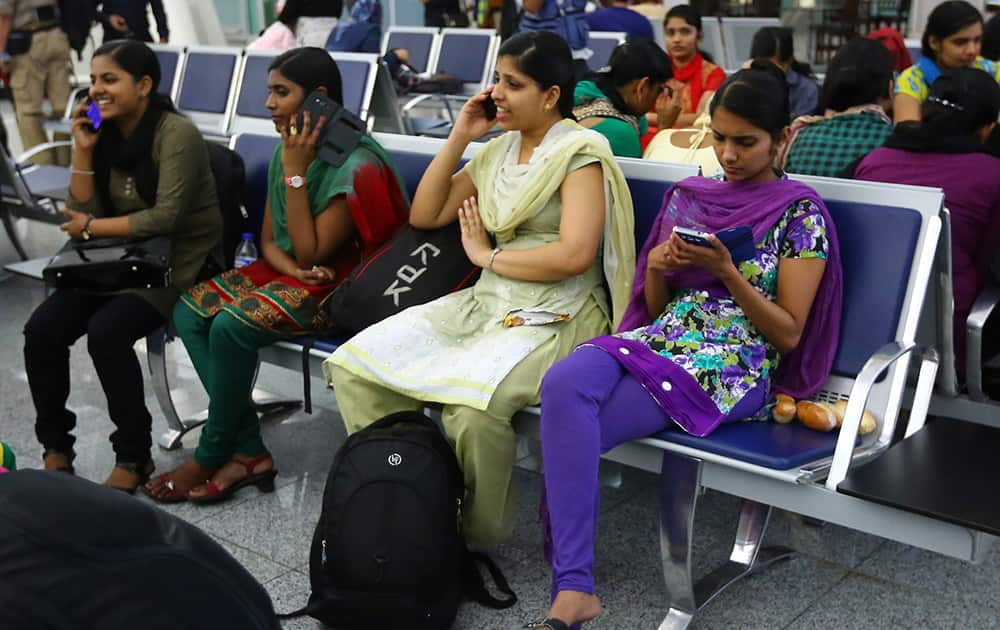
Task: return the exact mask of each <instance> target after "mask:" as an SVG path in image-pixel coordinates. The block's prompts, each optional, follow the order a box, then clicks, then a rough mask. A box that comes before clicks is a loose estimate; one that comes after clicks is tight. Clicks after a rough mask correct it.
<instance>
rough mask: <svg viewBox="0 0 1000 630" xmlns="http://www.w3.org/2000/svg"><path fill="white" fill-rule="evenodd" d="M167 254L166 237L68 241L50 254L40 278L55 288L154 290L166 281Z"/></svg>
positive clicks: (167, 237)
mask: <svg viewBox="0 0 1000 630" xmlns="http://www.w3.org/2000/svg"><path fill="white" fill-rule="evenodd" d="M170 253H171V244H170V237H169V236H153V237H150V238H144V239H135V238H101V239H93V240H90V241H84V242H80V241H70V242H68V243H66V245H65V246H64V247H63V248H62V249H61V250H59V253H57V254H56V255H55V256H53V257H52V260H50V261H49V264H48V265H47V266H46V267H45V269H44V270H43V271H42V278H43V279H44V280H45V284H47V285H48V286H50V287H55V288H57V289H83V290H86V291H118V290H121V289H155V288H159V287H165V286H168V285H169V284H170V273H171V267H170V263H171V257H170Z"/></svg>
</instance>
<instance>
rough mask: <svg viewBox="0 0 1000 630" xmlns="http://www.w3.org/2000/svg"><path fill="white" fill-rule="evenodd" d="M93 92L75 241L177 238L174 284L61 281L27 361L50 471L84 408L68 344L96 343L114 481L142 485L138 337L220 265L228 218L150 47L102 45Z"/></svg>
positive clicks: (72, 190) (85, 122) (36, 323)
mask: <svg viewBox="0 0 1000 630" xmlns="http://www.w3.org/2000/svg"><path fill="white" fill-rule="evenodd" d="M90 80H91V88H90V100H91V101H92V103H93V104H96V107H97V115H94V114H93V113H92V117H93V119H98V117H99V119H101V121H102V122H101V124H100V129H99V130H98V131H96V132H95V131H94V129H93V126H94V121H93V120H92V118H91V117H88V116H87V110H88V109H89V108H90V107H91V105H90V104H84V105H81V106H80V107H78V108H77V109H76V111H75V112H74V118H73V139H74V149H73V162H72V168H71V177H70V185H69V199H68V200H67V202H66V208H67V209H66V210H64V213H65V214H66V217H67V221H66V223H64V224H63V225H62V230H63V231H64V232H66V233H67V234H68V235H69V236H70V238H72V239H74V240H84V241H85V240H89V239H91V238H103V237H136V238H143V237H151V236H159V235H169V236H170V237H171V247H172V253H171V263H170V264H171V269H172V272H171V277H170V280H171V283H170V285H169V286H167V287H163V288H157V289H137V290H128V291H121V292H115V293H110V294H96V293H90V292H85V291H77V290H72V289H58V290H56V291H55V292H54V293H53V294H52V295H50V296H49V297H48V298H47V299H46V300H45V301H44V302H43V303H42V304H41V305H40V306H39V307H38V308H37V309H35V312H34V313H33V314H32V315H31V318H30V319H29V320H28V323H27V324H26V325H25V327H24V336H25V343H24V363H25V370H26V372H27V375H28V385H29V386H30V388H31V396H32V399H33V400H34V403H35V410H36V412H37V414H38V416H37V420H36V423H35V433H36V435H37V436H38V440H39V441H40V442H41V443H42V446H43V448H44V449H45V451H44V455H43V461H44V465H45V468H46V469H47V470H61V471H65V472H70V473H72V472H73V458H74V457H75V452H74V450H73V444H74V437H73V435H72V434H71V431H72V430H73V427H74V425H75V423H76V416H75V414H74V413H73V412H72V411H70V410H69V409H67V408H66V401H67V398H68V396H69V389H70V371H69V347H70V346H71V345H73V343H74V342H75V341H76V340H77V339H79V338H80V337H82V336H84V335H86V336H87V349H88V351H89V352H90V356H91V358H92V359H93V361H94V367H95V369H96V371H97V376H98V378H99V379H100V382H101V386H102V387H103V388H104V393H105V394H106V395H107V398H108V412H109V415H110V417H111V421H112V422H113V423H114V424H115V427H116V430H115V432H114V433H112V434H111V443H112V446H113V447H114V451H115V467H114V468H113V469H112V471H111V474H110V476H109V477H108V478H107V480H106V481H105V483H106V484H107V485H109V486H112V487H114V488H118V489H120V490H124V491H127V492H134V491H135V488H136V487H137V486H138V485H139V484H140V483H142V481H144V480H145V479H146V478H147V477H148V476H149V474H150V473H151V472H152V471H153V461H152V459H151V457H150V447H151V446H152V439H151V436H150V430H151V423H152V418H151V416H150V414H149V410H148V409H146V403H145V398H144V396H143V384H142V371H141V370H140V368H139V362H138V359H137V358H136V356H135V352H134V350H133V348H132V346H133V345H134V344H135V341H136V340H137V339H141V338H143V337H145V336H146V335H148V334H149V333H151V332H153V331H154V330H156V329H157V328H159V327H160V326H162V325H163V324H164V323H165V322H166V321H167V319H168V317H169V315H170V312H171V310H172V309H173V307H174V303H175V302H176V301H177V299H178V297H180V294H181V293H183V292H184V291H186V290H187V289H189V288H190V287H191V286H192V285H193V284H194V283H195V282H196V281H197V279H198V278H199V276H200V277H206V275H208V274H210V273H211V272H212V271H213V270H217V269H221V268H222V267H221V264H220V263H221V261H222V260H223V258H222V250H221V242H222V217H221V214H220V212H219V203H218V199H217V197H216V191H215V180H214V178H213V177H212V171H211V169H210V168H209V159H208V150H207V149H206V147H205V141H204V139H202V137H201V134H200V133H199V132H198V129H197V128H196V127H195V126H194V125H193V124H192V123H191V122H190V121H189V120H188V119H186V118H184V117H183V116H181V115H179V114H178V113H177V112H176V111H175V110H174V107H173V105H172V104H171V103H170V100H169V99H167V98H166V97H163V96H161V95H160V94H159V93H158V92H157V90H156V88H157V86H158V84H159V82H160V66H159V63H158V62H157V60H156V55H155V54H153V51H152V50H150V49H149V48H148V47H147V46H146V45H145V44H142V43H139V42H133V41H114V42H111V43H108V44H105V45H104V46H101V47H100V48H98V49H97V51H95V52H94V56H93V58H92V60H91V63H90Z"/></svg>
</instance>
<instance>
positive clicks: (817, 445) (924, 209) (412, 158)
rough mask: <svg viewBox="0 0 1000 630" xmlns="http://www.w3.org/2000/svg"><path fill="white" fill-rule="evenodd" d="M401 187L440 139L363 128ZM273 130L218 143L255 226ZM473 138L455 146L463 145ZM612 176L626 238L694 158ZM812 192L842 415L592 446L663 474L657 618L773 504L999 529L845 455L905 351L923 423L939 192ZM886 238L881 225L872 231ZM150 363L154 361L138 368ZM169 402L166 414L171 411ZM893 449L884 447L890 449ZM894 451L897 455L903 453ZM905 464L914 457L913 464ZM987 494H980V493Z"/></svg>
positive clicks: (899, 533)
mask: <svg viewBox="0 0 1000 630" xmlns="http://www.w3.org/2000/svg"><path fill="white" fill-rule="evenodd" d="M377 138H378V140H379V141H380V142H381V143H382V145H383V146H384V147H385V148H386V149H387V151H388V152H389V153H390V154H391V155H392V157H393V159H394V161H395V163H396V166H397V167H398V169H399V171H400V173H401V174H402V176H403V178H404V179H405V181H406V185H407V188H408V189H409V192H410V193H411V194H412V193H413V192H414V191H415V189H416V186H417V183H418V182H419V180H420V178H421V176H422V175H423V172H424V170H425V169H426V167H427V165H428V164H429V163H430V161H431V160H432V159H433V157H434V155H436V153H437V152H438V150H439V148H440V146H441V145H440V141H436V140H432V139H427V138H417V137H412V136H397V135H387V134H379V135H378V136H377ZM275 142H276V139H275V138H274V137H273V136H261V135H252V134H244V135H240V136H237V137H235V138H234V139H233V141H232V143H231V146H232V147H233V148H234V150H236V151H237V152H238V153H239V154H240V155H241V156H242V158H243V160H244V162H245V165H246V172H247V180H248V186H247V191H246V207H247V210H248V213H249V215H250V216H251V217H253V218H254V220H256V221H257V222H258V224H259V222H260V219H261V217H262V216H263V205H264V202H265V199H266V187H265V182H266V172H267V164H268V161H269V159H270V156H271V154H272V151H273V148H274V146H275ZM478 148H479V147H478V145H473V146H470V147H469V149H468V150H467V152H466V155H465V158H466V159H468V158H470V157H471V156H472V155H473V154H474V153H475V152H476V150H478ZM619 163H620V164H621V166H622V169H623V171H624V172H625V174H626V177H627V178H628V182H629V187H630V189H631V193H632V197H633V204H634V207H635V212H636V221H635V223H636V242H637V243H639V244H641V243H642V242H643V241H644V238H645V235H646V233H647V232H648V230H649V227H650V225H651V224H652V221H653V219H654V217H655V214H656V212H657V210H658V209H659V207H660V204H661V201H662V198H663V194H664V193H665V191H666V190H667V188H669V186H670V184H671V183H672V182H674V181H677V180H679V179H681V178H684V177H688V176H691V175H695V174H697V171H696V169H695V167H691V166H687V165H674V164H664V163H653V162H644V161H641V160H631V159H620V160H619ZM800 179H801V180H803V181H805V182H807V183H808V184H809V185H811V186H813V187H814V188H815V189H816V190H817V191H818V192H819V193H820V195H821V196H822V198H823V199H824V200H825V202H826V203H827V206H828V208H829V210H830V213H831V215H832V216H833V218H834V221H835V223H836V226H837V231H838V235H839V240H840V242H841V247H842V254H843V267H844V300H843V302H844V312H843V317H842V326H841V331H840V346H839V349H838V353H837V357H836V360H835V363H834V368H833V374H832V375H831V377H830V379H829V381H828V382H827V384H826V386H825V387H824V389H823V391H822V392H821V393H820V395H819V398H821V399H825V400H828V401H836V400H846V401H847V403H848V407H847V413H846V414H845V419H844V423H843V427H842V428H841V429H840V431H839V432H837V433H831V434H823V433H816V432H813V431H811V430H808V429H805V428H804V427H801V426H798V425H780V424H774V423H737V424H734V425H727V426H724V427H722V428H720V429H719V430H717V431H716V432H715V433H713V434H712V435H711V436H709V437H707V438H694V437H691V436H689V435H687V434H685V433H683V432H681V431H665V432H663V433H661V434H659V435H656V436H651V437H650V438H648V439H645V440H640V441H637V442H633V443H629V444H625V445H622V446H621V447H619V448H617V449H615V450H613V451H611V452H610V453H608V454H607V456H606V457H607V458H608V459H610V460H612V461H617V462H620V463H622V464H625V465H629V466H634V467H637V468H640V469H643V470H647V471H651V472H661V471H662V474H663V477H662V478H663V483H662V492H661V512H662V516H661V519H660V521H661V523H660V532H661V536H660V538H661V556H662V560H663V566H664V577H665V580H666V586H667V590H668V596H669V601H670V612H669V613H668V615H667V620H665V621H666V622H667V623H668V625H667V626H666V627H684V626H685V625H686V624H687V623H688V622H690V620H691V619H692V618H693V616H694V615H695V614H696V613H697V611H698V609H699V608H700V607H702V606H703V605H705V604H706V603H707V602H708V600H709V599H711V597H712V596H713V595H714V594H715V593H716V592H718V590H721V588H724V587H725V586H726V585H728V584H729V583H731V582H732V581H733V580H735V579H739V578H740V577H742V576H744V575H747V574H749V573H750V572H752V571H755V570H758V569H760V568H761V567H762V566H763V565H765V564H767V563H769V562H771V561H773V560H775V559H777V558H779V557H783V556H784V555H786V554H787V553H788V550H783V549H777V550H765V549H763V548H762V547H761V540H762V538H763V534H764V530H765V528H766V524H767V519H768V516H769V514H770V511H771V510H772V508H773V507H779V508H782V509H786V510H791V511H794V512H798V513H801V514H804V515H807V516H810V517H813V518H818V519H822V520H826V521H830V522H834V523H837V524H841V525H844V526H846V527H851V528H854V529H858V530H861V531H865V532H869V533H872V534H876V535H879V536H883V537H886V538H891V539H894V540H898V541H901V542H905V543H909V544H913V545H916V546H920V547H923V548H926V549H931V550H934V551H937V552H940V553H944V554H947V555H951V556H954V557H957V558H963V559H966V560H970V561H976V560H979V559H981V558H982V557H983V556H984V554H985V552H986V550H987V549H988V548H989V547H990V545H991V544H992V542H993V541H994V540H995V536H996V535H997V534H1000V526H998V524H996V523H992V522H990V521H989V520H988V519H986V520H984V519H979V520H976V519H975V518H973V519H969V518H966V517H958V516H953V517H949V516H948V515H944V516H941V515H936V516H927V514H929V513H933V511H932V510H928V509H924V508H919V507H916V508H915V507H914V506H912V505H909V504H907V503H905V502H901V501H897V500H896V499H894V495H895V494H898V493H897V492H896V491H895V490H893V489H892V488H890V489H889V490H888V492H887V496H881V495H880V496H878V497H875V498H873V495H872V494H871V493H867V491H866V490H865V486H864V484H863V483H862V482H861V481H863V479H862V480H861V481H859V480H858V479H856V477H857V475H859V474H860V473H864V471H865V470H866V468H865V467H862V468H859V466H860V464H862V463H867V462H876V463H877V462H878V461H881V460H882V459H883V456H885V455H887V454H892V452H893V451H895V449H896V448H897V446H894V445H893V435H894V434H895V433H896V428H897V420H898V419H899V418H900V410H901V408H902V406H903V404H904V393H905V392H904V390H905V387H906V384H907V377H908V374H909V364H910V360H911V359H915V360H916V363H918V364H919V365H920V369H919V376H918V378H917V380H916V383H915V385H914V386H913V387H912V388H911V392H912V394H913V400H912V401H911V409H910V412H909V417H908V421H907V424H906V427H905V432H906V435H907V439H906V440H904V441H903V444H907V445H909V444H913V443H915V440H917V439H919V438H921V437H922V436H926V435H928V434H929V433H928V432H926V431H921V429H922V428H923V424H924V419H925V417H926V415H927V408H928V405H929V402H930V399H931V396H932V393H933V386H934V380H935V376H936V373H937V367H938V355H937V353H936V351H935V350H934V349H933V348H928V347H924V346H922V345H920V344H918V343H917V341H916V339H917V330H918V323H919V321H920V319H921V309H922V307H923V304H924V302H925V296H926V295H927V292H928V285H929V280H930V278H931V275H932V270H933V268H934V264H935V254H936V252H937V247H938V242H939V238H940V235H941V230H942V226H943V225H944V221H943V219H944V218H946V215H944V214H943V206H942V204H943V195H942V193H941V191H940V190H932V189H922V188H915V187H907V186H897V185H889V184H873V183H867V182H850V181H842V180H832V179H824V178H809V177H801V178H800ZM890 234H891V235H892V238H886V235H890ZM339 342H340V340H337V339H332V338H309V339H296V340H292V341H285V342H279V343H277V344H274V345H273V346H271V347H269V348H266V349H264V350H263V351H262V353H261V360H262V361H265V362H268V363H272V364H275V365H280V366H284V367H288V368H291V369H295V370H300V371H302V372H304V373H305V375H306V376H305V379H304V380H305V382H306V384H308V382H309V376H308V375H309V374H310V373H312V374H319V371H318V367H319V365H320V363H321V361H322V360H323V359H324V358H326V357H327V356H329V354H330V353H331V352H333V351H334V350H335V349H336V347H337V345H338V343H339ZM149 350H150V353H149V358H150V362H151V369H153V372H154V378H156V379H159V378H160V376H163V377H164V378H165V370H164V369H163V360H164V353H163V344H162V341H161V342H155V341H154V342H153V343H151V344H150V346H149ZM154 364H155V365H154ZM154 391H157V395H158V396H159V397H160V401H161V404H163V406H164V409H163V410H164V413H165V414H166V415H167V416H168V420H170V422H171V424H172V429H171V431H170V433H168V434H167V435H165V436H163V437H162V438H161V439H160V444H161V445H162V446H164V447H174V446H176V445H177V444H178V443H179V440H180V438H181V437H182V436H183V433H184V432H185V431H186V430H188V429H189V428H190V426H191V424H185V423H184V422H183V421H181V420H180V419H179V418H177V416H176V413H175V412H174V410H173V405H172V402H171V401H170V396H169V385H168V384H167V383H166V381H165V380H162V381H159V382H158V383H154ZM866 409H867V410H868V411H870V412H872V413H873V415H874V416H875V417H876V419H877V420H878V424H879V426H878V429H877V430H876V431H875V432H874V433H872V434H870V435H868V436H865V437H864V438H862V437H860V436H859V425H860V421H861V416H862V413H863V412H864V411H865V410H866ZM171 414H173V417H172V418H171ZM538 414H539V410H538V409H537V408H531V409H526V410H524V411H523V412H521V413H519V414H518V415H517V416H516V417H515V419H514V426H515V429H516V430H517V431H518V432H519V433H522V434H526V435H530V436H535V437H537V435H538ZM897 459H898V458H897ZM910 460H913V458H912V457H911V458H910ZM914 465H917V466H921V465H923V462H916V463H915V464H914ZM705 487H708V488H713V489H717V490H720V491H723V492H727V493H731V494H735V495H737V496H740V497H742V498H743V500H744V502H743V506H742V507H741V510H740V515H739V523H738V529H737V531H738V536H737V541H736V545H735V546H734V550H733V555H732V557H731V559H730V562H729V563H728V564H727V565H725V566H724V567H722V568H720V570H719V571H718V572H717V573H714V574H713V575H711V576H709V578H707V579H708V582H706V583H700V584H695V582H694V580H693V578H692V575H691V571H690V567H691V562H690V554H691V550H692V540H693V535H694V533H695V532H694V519H693V514H694V510H695V506H696V501H697V496H698V494H699V491H700V489H701V488H705ZM994 502H995V501H994Z"/></svg>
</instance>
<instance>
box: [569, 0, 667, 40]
mask: <svg viewBox="0 0 1000 630" xmlns="http://www.w3.org/2000/svg"><path fill="white" fill-rule="evenodd" d="M601 4H602V5H603V7H602V8H600V9H598V10H596V11H593V12H592V13H588V14H587V17H586V19H587V25H588V26H590V30H592V31H611V32H622V33H625V34H627V35H628V36H630V37H643V38H645V39H648V40H649V41H655V40H654V37H653V26H652V25H651V24H650V23H649V20H648V19H646V16H644V15H640V14H639V13H637V12H635V11H633V10H632V7H630V6H629V3H628V1H627V0H602V2H601Z"/></svg>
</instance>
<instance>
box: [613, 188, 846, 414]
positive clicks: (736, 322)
mask: <svg viewBox="0 0 1000 630" xmlns="http://www.w3.org/2000/svg"><path fill="white" fill-rule="evenodd" d="M827 247H828V244H827V238H826V223H825V221H824V219H823V216H822V214H821V213H820V211H819V209H818V208H817V207H816V206H815V205H814V204H813V203H812V202H811V201H808V200H801V201H799V202H796V203H795V204H794V205H792V206H791V207H790V208H788V210H787V211H786V212H785V214H784V215H783V216H782V218H781V220H780V221H778V223H777V224H776V225H775V226H774V227H773V228H772V229H771V230H770V232H768V233H767V236H766V237H765V238H764V240H763V241H762V242H760V243H757V255H756V257H754V258H753V259H751V260H747V261H744V262H742V263H740V264H739V270H740V273H741V274H743V277H744V278H746V279H747V280H748V281H749V282H750V283H751V284H752V285H753V286H754V287H756V289H757V290H758V291H760V292H761V293H763V294H764V295H765V296H767V298H768V299H770V300H774V299H775V298H776V296H777V289H778V262H779V259H781V258H826V252H827ZM616 337H619V338H622V339H627V340H630V341H633V342H639V343H642V344H644V345H645V346H646V347H648V348H649V349H650V350H652V351H653V352H656V353H657V354H658V355H659V356H661V357H663V358H664V359H667V360H669V361H672V362H673V363H674V364H675V365H677V366H678V367H680V368H682V369H683V370H684V371H685V372H687V373H688V374H690V375H691V376H692V377H693V378H694V379H695V381H697V383H698V385H699V386H700V387H701V388H702V389H703V390H704V391H705V392H706V393H707V394H708V395H709V397H710V398H711V399H712V401H713V402H714V403H715V405H716V406H717V407H718V408H719V411H720V412H721V413H723V414H728V413H729V412H730V411H731V410H732V409H733V408H734V407H735V406H736V405H737V403H739V401H740V400H742V399H743V397H744V396H746V395H747V394H748V393H749V392H750V391H751V390H753V389H754V388H756V387H757V386H758V385H759V384H761V383H764V384H765V385H766V384H767V383H769V381H770V377H771V375H772V374H773V373H774V371H775V370H776V369H777V367H778V360H779V356H778V351H777V349H775V347H774V346H773V345H771V344H770V343H769V342H768V341H767V340H766V339H765V338H764V336H763V335H762V334H761V333H760V331H758V330H757V329H756V327H754V325H753V324H752V323H750V321H749V319H747V317H746V315H745V314H744V313H743V309H742V308H740V306H739V305H738V304H737V303H736V301H735V300H734V299H733V298H732V297H729V296H725V297H715V296H711V295H710V294H709V292H707V291H695V290H691V289H679V290H677V292H676V294H675V295H674V297H673V299H672V300H671V301H670V302H669V303H668V304H667V306H666V309H665V310H664V312H663V313H662V314H661V315H660V316H659V317H658V318H657V319H656V321H654V322H653V323H652V324H650V325H649V326H645V327H643V328H638V329H636V330H632V331H628V332H624V333H619V334H618V335H616ZM619 359H620V360H621V362H622V363H623V365H624V366H625V367H626V368H628V367H629V363H630V361H629V359H628V358H625V357H619Z"/></svg>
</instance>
